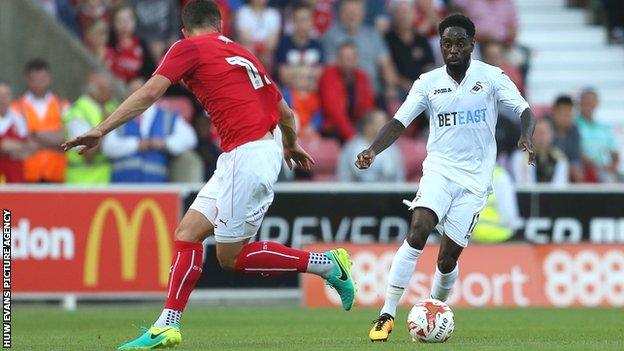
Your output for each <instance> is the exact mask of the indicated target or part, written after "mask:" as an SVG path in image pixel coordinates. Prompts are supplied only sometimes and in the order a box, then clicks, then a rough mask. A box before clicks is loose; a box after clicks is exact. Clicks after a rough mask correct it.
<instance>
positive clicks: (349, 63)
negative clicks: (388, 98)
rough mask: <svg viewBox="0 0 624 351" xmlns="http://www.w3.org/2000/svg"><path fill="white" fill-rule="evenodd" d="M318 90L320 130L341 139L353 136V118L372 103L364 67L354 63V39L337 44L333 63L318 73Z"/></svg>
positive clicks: (366, 110)
mask: <svg viewBox="0 0 624 351" xmlns="http://www.w3.org/2000/svg"><path fill="white" fill-rule="evenodd" d="M319 94H320V96H321V109H322V111H323V117H324V120H323V134H324V135H325V136H331V137H336V138H337V139H339V140H340V141H343V142H344V141H346V140H349V139H351V138H353V137H354V136H355V134H356V131H355V126H354V124H355V122H357V121H358V120H359V119H360V118H361V117H362V116H363V115H364V113H366V112H368V111H369V110H371V109H373V108H374V107H375V103H374V95H373V89H372V84H371V82H370V79H369V77H368V74H366V71H364V70H363V69H361V68H359V67H358V51H357V48H356V46H355V44H354V43H351V42H345V43H343V44H342V45H340V47H339V48H338V59H337V61H336V64H335V65H329V66H327V67H326V68H325V70H324V72H323V75H322V76H321V79H320V81H319Z"/></svg>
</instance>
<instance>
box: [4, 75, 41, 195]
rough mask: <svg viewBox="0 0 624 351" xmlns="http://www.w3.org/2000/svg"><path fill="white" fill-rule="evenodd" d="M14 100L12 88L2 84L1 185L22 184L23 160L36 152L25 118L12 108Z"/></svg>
mask: <svg viewBox="0 0 624 351" xmlns="http://www.w3.org/2000/svg"><path fill="white" fill-rule="evenodd" d="M12 99H13V95H12V92H11V86H10V85H9V84H8V83H4V82H0V184H1V183H20V182H22V181H23V179H24V177H23V176H24V169H23V161H22V160H23V159H24V158H26V157H28V156H30V155H31V154H32V153H33V152H34V151H35V150H36V145H35V144H34V143H32V142H30V141H29V140H28V129H27V127H26V121H25V120H24V117H23V116H22V115H20V114H19V113H18V111H17V110H15V109H12V108H11V107H10V106H11V100H12Z"/></svg>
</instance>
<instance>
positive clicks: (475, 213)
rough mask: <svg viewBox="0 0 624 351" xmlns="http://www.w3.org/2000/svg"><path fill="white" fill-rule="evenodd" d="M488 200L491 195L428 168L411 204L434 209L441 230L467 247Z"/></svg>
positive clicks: (458, 243) (460, 244)
mask: <svg viewBox="0 0 624 351" xmlns="http://www.w3.org/2000/svg"><path fill="white" fill-rule="evenodd" d="M486 201H487V195H486V196H480V195H477V194H475V193H472V192H470V191H469V190H468V189H466V188H464V187H462V186H461V185H459V184H457V183H455V182H453V181H451V180H450V179H448V178H446V177H444V176H442V175H440V174H438V173H435V172H428V173H427V174H425V175H423V177H422V179H421V180H420V186H419V187H418V192H417V193H416V198H415V199H414V202H413V203H412V206H411V207H425V208H428V209H430V210H432V211H433V212H434V213H435V214H436V215H437V216H438V221H439V222H438V226H441V227H442V230H441V233H442V232H443V233H444V235H446V236H447V237H449V238H450V239H451V240H453V241H454V242H455V243H457V245H459V246H462V247H466V246H467V245H468V241H469V240H470V236H471V235H472V231H473V230H474V227H475V226H476V225H477V222H478V221H479V214H480V213H481V211H482V210H483V208H484V207H485V204H486Z"/></svg>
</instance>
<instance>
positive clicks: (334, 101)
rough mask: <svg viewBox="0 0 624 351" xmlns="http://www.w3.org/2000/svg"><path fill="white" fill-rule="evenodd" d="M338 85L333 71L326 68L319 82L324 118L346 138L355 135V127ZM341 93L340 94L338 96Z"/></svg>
mask: <svg viewBox="0 0 624 351" xmlns="http://www.w3.org/2000/svg"><path fill="white" fill-rule="evenodd" d="M339 85H340V83H339V82H338V77H337V76H336V75H335V74H333V72H331V71H328V70H326V71H325V72H324V73H323V75H322V76H321V81H320V82H319V92H320V95H321V104H322V106H323V115H324V117H325V119H326V120H327V121H328V122H329V123H330V124H333V125H334V126H335V128H336V129H337V130H338V133H339V134H340V135H341V136H342V137H343V138H345V139H347V140H348V139H351V138H352V137H353V136H354V135H355V129H354V128H353V126H352V125H351V120H350V119H349V116H348V115H347V107H346V106H345V101H346V96H344V93H342V92H343V91H344V89H342V87H340V86H339ZM341 93H342V96H339V94H341Z"/></svg>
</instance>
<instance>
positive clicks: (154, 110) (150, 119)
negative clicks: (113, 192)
mask: <svg viewBox="0 0 624 351" xmlns="http://www.w3.org/2000/svg"><path fill="white" fill-rule="evenodd" d="M142 85H143V82H142V80H140V79H137V80H135V81H133V82H132V83H131V84H130V91H131V93H132V92H133V91H136V89H138V88H139V87H141V86H142ZM195 145H197V136H196V135H195V132H194V131H193V128H192V127H191V126H190V125H189V123H188V122H186V121H185V120H184V118H183V117H181V116H179V115H177V114H175V113H173V112H171V111H167V110H165V109H163V108H161V107H159V106H157V105H152V106H151V107H149V108H148V109H147V110H146V111H145V112H144V113H143V114H141V115H140V116H137V117H136V118H134V119H132V120H130V121H129V122H127V123H126V124H124V125H123V126H121V127H119V128H117V129H115V130H113V131H112V132H111V133H109V134H108V135H106V137H105V138H104V140H103V141H102V151H103V152H104V154H105V155H106V156H108V157H109V158H111V159H112V160H113V172H112V175H111V182H113V183H134V182H165V181H167V180H168V176H169V172H168V166H169V162H170V156H178V155H180V154H182V153H183V152H185V151H189V150H192V149H193V148H194V147H195Z"/></svg>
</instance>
